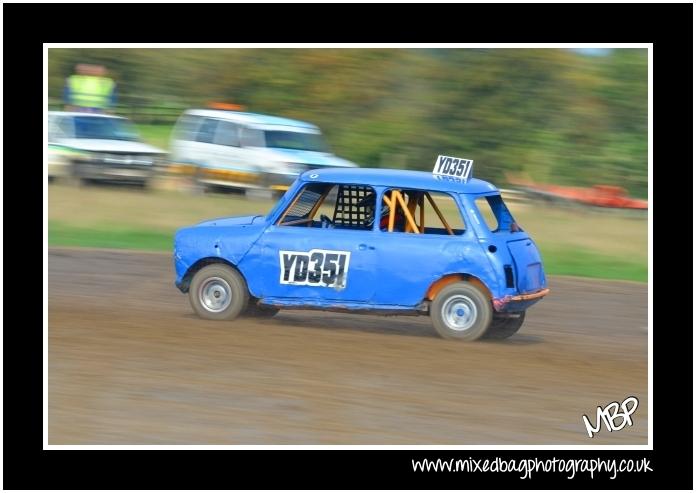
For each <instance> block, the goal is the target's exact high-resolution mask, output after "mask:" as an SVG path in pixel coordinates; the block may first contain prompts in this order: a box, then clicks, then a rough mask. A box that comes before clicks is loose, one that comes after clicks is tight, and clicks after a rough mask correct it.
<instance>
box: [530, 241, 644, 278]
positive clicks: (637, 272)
mask: <svg viewBox="0 0 696 493" xmlns="http://www.w3.org/2000/svg"><path fill="white" fill-rule="evenodd" d="M540 250H541V256H542V259H543V261H544V269H545V271H546V273H547V274H552V275H554V274H555V275H565V276H578V277H593V278H598V279H622V280H626V281H638V282H647V281H648V264H647V262H646V263H641V262H636V261H633V260H631V259H621V258H617V257H615V256H611V255H603V254H600V253H597V252H593V251H591V250H583V249H579V248H569V247H560V248H559V247H554V246H551V247H545V246H543V245H542V246H541V247H540Z"/></svg>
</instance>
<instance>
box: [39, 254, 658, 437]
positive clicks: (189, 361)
mask: <svg viewBox="0 0 696 493" xmlns="http://www.w3.org/2000/svg"><path fill="white" fill-rule="evenodd" d="M48 281H49V287H48V308H49V317H48V320H49V325H48V327H49V377H48V382H49V420H48V424H49V443H51V444H467V445H472V444H586V445H596V444H605V443H616V444H645V443H647V433H648V428H647V421H648V400H647V398H648V395H647V373H648V358H647V340H648V333H647V317H648V314H647V286H646V285H642V284H635V283H627V282H606V281H596V280H579V279H570V278H551V279H550V287H551V290H552V293H551V295H550V296H549V297H548V298H546V299H545V300H543V301H542V302H540V303H539V304H538V305H536V306H535V307H533V308H532V309H530V310H529V312H528V314H527V321H526V322H525V326H524V327H523V328H522V329H521V331H520V333H518V334H517V335H516V336H514V337H513V338H511V339H509V340H507V341H504V342H483V343H469V344H466V343H459V342H456V341H446V340H442V339H439V338H437V337H436V336H435V335H434V332H433V331H432V329H431V328H430V321H429V319H428V318H427V317H417V318H416V317H375V316H366V315H344V314H334V313H322V312H307V311H294V312H290V311H287V312H281V313H280V314H279V315H277V316H276V317H274V318H273V319H270V320H263V321H258V320H257V321H255V320H250V319H244V320H238V321H235V322H230V323H220V322H209V321H204V320H200V319H198V318H197V317H196V316H195V315H194V314H193V311H192V310H191V308H190V306H189V303H188V299H187V297H186V296H185V295H183V294H181V293H179V291H178V290H177V289H176V288H175V287H174V284H173V268H172V263H171V258H170V256H168V255H160V254H148V253H132V252H131V253H126V252H123V253H120V252H109V251H84V250H83V251H80V250H68V249H66V250H63V249H51V250H49V257H48ZM628 395H634V396H636V397H638V399H640V405H639V408H638V410H637V411H636V413H635V414H634V415H633V419H634V425H633V426H632V427H626V428H624V429H623V430H621V431H616V432H613V433H610V432H609V431H608V430H606V429H604V428H603V429H602V431H601V432H600V433H599V434H598V435H596V436H595V438H593V439H589V438H588V437H587V433H586V431H585V427H584V425H583V423H582V415H583V414H588V415H590V416H591V418H592V422H595V417H594V412H595V409H596V407H597V406H598V405H602V406H604V405H606V404H608V403H609V402H611V401H615V400H618V401H621V400H623V399H624V398H625V397H627V396H628ZM619 421H620V420H619ZM617 422H618V421H617Z"/></svg>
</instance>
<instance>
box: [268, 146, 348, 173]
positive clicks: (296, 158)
mask: <svg viewBox="0 0 696 493" xmlns="http://www.w3.org/2000/svg"><path fill="white" fill-rule="evenodd" d="M264 151H265V152H267V153H268V154H269V157H271V158H272V159H276V160H278V161H284V162H287V163H298V164H309V165H311V166H320V167H327V168H356V167H357V166H358V165H357V164H355V163H352V162H350V161H348V160H346V159H342V158H340V157H338V156H335V155H333V154H330V153H328V152H316V151H300V150H296V149H282V148H278V147H269V148H266V149H264Z"/></svg>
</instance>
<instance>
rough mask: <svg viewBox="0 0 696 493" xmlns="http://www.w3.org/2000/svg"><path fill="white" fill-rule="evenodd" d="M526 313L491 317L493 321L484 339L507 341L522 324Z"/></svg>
mask: <svg viewBox="0 0 696 493" xmlns="http://www.w3.org/2000/svg"><path fill="white" fill-rule="evenodd" d="M525 313H526V312H518V313H510V314H507V316H498V315H494V316H493V321H492V322H491V326H490V327H489V328H488V331H487V332H486V334H485V335H484V337H485V338H486V339H507V338H508V337H510V336H511V335H513V334H515V333H516V332H517V331H518V330H520V327H522V324H523V323H524V315H525Z"/></svg>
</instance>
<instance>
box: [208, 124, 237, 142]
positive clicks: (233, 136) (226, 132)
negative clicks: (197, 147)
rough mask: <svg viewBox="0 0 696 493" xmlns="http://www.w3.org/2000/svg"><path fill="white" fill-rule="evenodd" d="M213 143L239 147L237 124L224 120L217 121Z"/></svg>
mask: <svg viewBox="0 0 696 493" xmlns="http://www.w3.org/2000/svg"><path fill="white" fill-rule="evenodd" d="M213 144H220V145H223V146H232V147H239V127H238V126H237V124H235V123H232V122H226V121H220V122H218V125H217V130H216V132H215V139H214V140H213Z"/></svg>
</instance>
